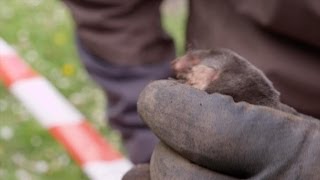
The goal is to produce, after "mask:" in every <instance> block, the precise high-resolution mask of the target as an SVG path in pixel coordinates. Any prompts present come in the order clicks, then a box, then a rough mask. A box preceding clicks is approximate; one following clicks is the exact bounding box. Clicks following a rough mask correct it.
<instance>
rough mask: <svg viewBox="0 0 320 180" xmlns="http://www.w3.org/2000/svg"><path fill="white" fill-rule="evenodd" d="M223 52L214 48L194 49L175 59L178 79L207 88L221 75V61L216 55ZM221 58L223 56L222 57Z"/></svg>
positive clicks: (174, 63) (173, 63)
mask: <svg viewBox="0 0 320 180" xmlns="http://www.w3.org/2000/svg"><path fill="white" fill-rule="evenodd" d="M220 55H221V53H220V52H218V51H214V50H193V51H189V52H188V53H187V54H186V55H184V56H182V57H179V58H177V59H175V60H174V61H173V62H172V68H173V69H174V71H175V72H176V76H177V79H179V80H182V81H183V82H184V83H186V84H189V85H191V86H193V87H195V88H198V89H201V90H205V89H206V88H207V86H208V85H209V84H210V83H211V82H212V81H214V80H216V79H217V78H218V77H219V76H218V75H219V68H221V65H222V63H221V61H219V60H215V59H216V58H215V56H220ZM220 59H221V58H220Z"/></svg>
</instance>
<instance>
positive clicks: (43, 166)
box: [34, 161, 49, 174]
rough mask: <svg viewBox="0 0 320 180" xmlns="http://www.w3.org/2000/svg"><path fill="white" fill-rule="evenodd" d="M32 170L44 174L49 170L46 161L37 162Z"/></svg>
mask: <svg viewBox="0 0 320 180" xmlns="http://www.w3.org/2000/svg"><path fill="white" fill-rule="evenodd" d="M34 170H35V171H36V172H37V173H40V174H44V173H46V172H48V170H49V166H48V163H47V162H46V161H37V162H36V163H35V165H34Z"/></svg>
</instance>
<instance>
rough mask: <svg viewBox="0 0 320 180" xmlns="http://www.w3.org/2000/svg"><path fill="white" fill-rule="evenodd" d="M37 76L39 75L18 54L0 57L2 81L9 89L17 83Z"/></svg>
mask: <svg viewBox="0 0 320 180" xmlns="http://www.w3.org/2000/svg"><path fill="white" fill-rule="evenodd" d="M36 76H37V74H36V73H35V72H34V71H33V70H32V69H31V68H30V67H29V66H28V65H26V64H25V63H24V62H23V61H22V60H21V59H20V57H19V56H17V55H16V54H6V55H0V80H2V81H3V82H4V84H5V85H6V86H7V87H9V86H10V85H11V84H12V83H14V82H16V81H19V80H23V79H29V78H33V77H36Z"/></svg>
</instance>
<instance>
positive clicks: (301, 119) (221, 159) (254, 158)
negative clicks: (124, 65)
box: [138, 80, 320, 180]
mask: <svg viewBox="0 0 320 180" xmlns="http://www.w3.org/2000/svg"><path fill="white" fill-rule="evenodd" d="M138 112H139V113H140V115H141V118H142V119H143V120H144V121H145V122H146V123H147V124H148V126H149V127H150V128H151V130H152V131H153V132H154V133H155V134H156V135H157V136H158V137H159V138H160V140H161V141H162V142H163V144H159V145H158V146H157V147H156V149H155V151H154V153H153V156H152V159H151V164H150V177H151V179H290V180H291V179H319V178H320V175H319V173H318V172H320V122H319V121H318V120H316V119H314V118H312V117H309V116H305V115H299V116H296V115H292V114H288V113H284V112H282V111H278V110H275V109H272V108H269V107H264V106H255V105H251V104H248V103H245V102H240V103H235V102H234V101H233V99H232V98H231V97H229V96H225V95H221V94H211V95H209V94H207V93H206V92H204V91H201V90H197V89H195V88H192V87H190V86H188V85H183V84H180V83H177V82H176V81H172V80H160V81H155V82H153V83H151V84H149V85H148V86H147V87H146V88H145V89H144V91H143V92H142V93H141V95H140V98H139V101H138ZM170 159H171V160H170Z"/></svg>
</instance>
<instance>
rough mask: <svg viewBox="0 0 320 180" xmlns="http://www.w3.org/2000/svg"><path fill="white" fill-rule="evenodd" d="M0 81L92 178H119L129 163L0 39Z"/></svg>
mask: <svg viewBox="0 0 320 180" xmlns="http://www.w3.org/2000/svg"><path fill="white" fill-rule="evenodd" d="M0 80H1V81H3V83H4V84H5V85H6V87H8V89H9V90H10V91H11V93H12V94H13V95H14V96H16V97H17V98H18V99H19V100H20V101H21V103H23V104H24V105H25V107H26V108H27V109H28V110H29V111H30V112H31V113H32V114H33V115H34V116H35V118H36V119H37V120H38V121H39V123H41V124H42V125H43V127H45V128H47V129H48V131H49V132H50V133H51V135H52V136H54V137H55V138H56V140H57V141H59V142H60V143H61V144H62V145H63V146H64V147H65V148H66V150H67V151H68V152H69V153H70V155H71V156H72V157H73V158H74V159H75V161H76V162H77V163H78V164H79V165H80V166H81V168H82V169H83V171H84V172H85V173H86V174H87V175H88V176H89V178H90V179H92V180H105V179H108V180H119V179H121V178H122V176H123V175H124V173H126V171H128V170H129V169H130V168H131V167H132V164H131V162H130V161H129V160H127V159H126V158H124V157H123V156H122V155H121V154H120V153H119V152H117V151H116V150H115V149H113V148H112V147H111V145H110V144H108V143H107V142H106V141H105V140H104V139H103V138H102V137H101V136H100V135H99V134H98V133H97V132H96V131H95V130H94V129H93V128H92V127H91V126H90V124H89V123H87V122H86V121H85V117H84V116H83V115H82V114H81V113H80V112H79V111H78V110H77V109H76V108H75V107H74V106H72V104H70V103H69V102H68V101H67V100H66V99H65V98H64V97H63V96H62V95H61V94H60V93H59V92H58V91H57V90H56V89H55V88H54V87H53V86H52V85H51V83H50V82H49V81H48V80H46V79H45V78H44V77H42V76H41V75H39V74H38V73H37V72H35V71H33V70H32V69H31V68H30V67H29V66H28V65H27V64H25V63H24V62H23V60H22V59H21V58H20V57H19V56H18V55H17V54H16V52H15V51H14V50H13V48H11V47H10V46H9V45H8V44H7V43H6V42H5V41H4V40H2V39H1V38H0Z"/></svg>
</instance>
